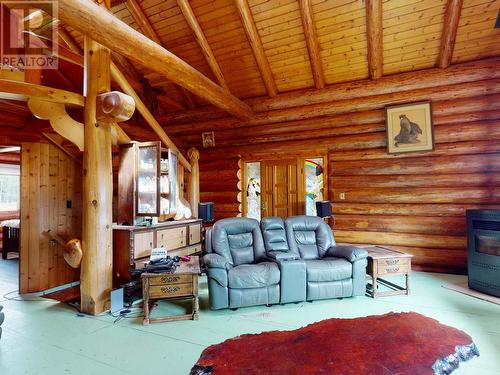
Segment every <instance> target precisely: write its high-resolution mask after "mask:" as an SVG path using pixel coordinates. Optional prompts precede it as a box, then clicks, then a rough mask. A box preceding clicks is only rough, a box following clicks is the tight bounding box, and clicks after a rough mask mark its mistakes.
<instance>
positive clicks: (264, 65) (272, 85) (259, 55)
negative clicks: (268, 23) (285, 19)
mask: <svg viewBox="0 0 500 375" xmlns="http://www.w3.org/2000/svg"><path fill="white" fill-rule="evenodd" d="M235 4H236V8H237V9H238V13H239V15H240V19H241V22H242V23H243V28H244V29H245V33H246V34H247V39H248V42H249V43H250V47H252V52H253V55H254V57H255V62H256V63H257V66H258V67H259V70H260V74H261V77H262V81H263V82H264V85H265V86H266V89H267V94H268V95H269V96H271V97H273V96H276V95H277V94H278V89H277V87H276V82H274V78H273V73H272V71H271V67H270V66H269V61H268V60H267V57H266V54H265V53H264V47H263V46H262V41H261V40H260V36H259V33H258V31H257V27H256V26H255V21H254V19H253V16H252V11H251V10H250V6H249V5H248V1H247V0H235Z"/></svg>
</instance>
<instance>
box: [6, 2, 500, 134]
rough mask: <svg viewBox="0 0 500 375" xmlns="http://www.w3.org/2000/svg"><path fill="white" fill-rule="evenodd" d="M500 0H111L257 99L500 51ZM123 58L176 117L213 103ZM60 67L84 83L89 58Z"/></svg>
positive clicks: (124, 66) (183, 54)
mask: <svg viewBox="0 0 500 375" xmlns="http://www.w3.org/2000/svg"><path fill="white" fill-rule="evenodd" d="M499 9H500V0H112V8H111V11H112V13H113V14H114V15H115V16H116V17H118V18H120V19H121V20H123V21H124V22H125V23H127V24H129V25H130V26H131V27H133V28H134V29H136V30H137V31H139V32H141V33H143V34H144V35H146V36H147V37H148V38H150V39H152V40H154V41H156V42H158V43H160V44H161V45H162V46H163V47H165V48H166V49H168V50H169V51H171V52H172V53H174V54H175V55H177V56H178V57H179V58H181V59H182V60H184V61H186V62H187V63H188V64H190V65H191V66H193V67H194V68H195V69H197V70H198V71H200V72H201V73H202V74H204V75H206V76H207V77H209V78H210V79H212V80H213V81H214V82H216V83H217V84H220V85H221V86H222V87H224V88H226V89H227V90H229V92H230V93H231V94H232V95H234V96H236V97H238V98H240V99H246V100H247V102H248V103H249V104H250V105H251V106H252V107H253V108H254V109H255V105H254V102H255V100H260V99H266V98H269V97H274V96H276V95H279V94H280V93H285V92H290V91H300V90H304V89H309V91H310V90H311V89H313V90H314V89H319V90H320V89H321V88H323V87H324V86H325V85H326V86H330V88H331V87H335V86H336V85H337V84H339V83H343V82H351V81H359V80H362V79H370V78H371V79H377V78H380V77H381V76H387V75H392V74H396V73H402V72H409V71H415V70H420V69H425V68H430V67H434V66H439V67H443V68H445V67H447V66H448V65H450V64H455V63H459V62H464V61H472V60H479V59H482V58H487V57H493V56H500V43H499V40H500V39H499V37H500V29H495V28H494V25H495V21H496V18H497V15H498V12H499ZM60 26H61V27H62V29H61V30H62V32H66V31H67V32H68V33H69V35H70V37H72V38H73V39H74V40H75V41H76V43H77V44H79V48H81V47H82V46H83V38H82V35H81V34H80V33H79V32H77V31H75V30H74V29H72V28H71V27H69V26H68V25H63V24H61V25H60ZM61 36H62V35H61ZM62 39H63V40H66V38H62ZM61 43H62V42H61ZM73 50H74V49H73ZM114 61H115V62H116V64H117V65H119V66H120V68H121V70H122V71H123V72H124V73H125V74H126V75H127V76H128V77H129V78H132V80H133V81H134V82H135V83H136V84H137V82H140V81H141V82H144V80H143V78H145V79H146V80H147V82H149V84H150V85H151V86H152V87H154V88H157V89H158V90H159V92H160V94H159V95H158V105H159V107H160V109H161V110H160V114H161V113H166V112H169V113H171V114H170V115H169V116H170V117H168V116H167V117H168V118H169V119H170V120H172V119H176V118H178V117H176V116H179V117H180V116H182V115H183V113H184V112H186V111H188V110H190V109H192V108H195V107H196V108H197V110H198V111H200V109H199V107H203V106H205V105H207V104H208V103H207V102H206V101H204V100H203V99H201V98H199V97H195V96H194V95H192V94H191V93H189V92H187V91H186V90H185V89H182V88H181V87H179V86H176V85H174V84H173V83H172V82H169V81H168V80H167V79H165V78H164V77H163V76H160V75H159V74H158V73H155V72H153V71H152V70H150V69H148V67H147V66H140V65H138V64H134V63H131V62H130V61H128V60H127V59H125V58H123V57H121V56H119V55H117V54H114ZM60 70H61V72H58V73H59V74H54V73H51V72H46V74H45V78H44V82H43V83H44V84H47V85H49V86H52V87H59V88H63V89H66V90H71V91H77V92H81V89H82V76H83V74H82V73H81V72H82V70H81V67H80V66H74V65H72V64H68V63H67V62H64V61H62V64H61V66H60ZM61 77H63V78H64V79H62V78H61ZM250 98H254V99H252V100H248V99H250ZM6 105H7V102H4V106H3V107H4V108H6ZM13 105H14V104H13ZM16 105H17V104H16ZM205 108H206V110H205V113H204V114H205V116H206V115H207V113H210V112H212V111H213V112H214V117H216V116H218V117H220V112H221V111H220V110H215V108H214V107H212V106H206V107H205ZM7 110H9V109H7ZM11 112H14V113H15V112H16V109H15V108H14V107H13V109H12V111H11ZM12 115H13V114H12ZM9 116H11V115H8V116H7V115H5V116H4V117H6V118H8V117H9ZM0 117H1V116H0ZM11 117H12V116H11ZM205 118H206V117H205ZM160 122H161V120H160ZM168 122H170V123H171V122H172V121H166V122H165V124H167V123H168ZM23 126H24V125H23ZM37 126H39V127H40V126H41V125H39V124H38V125H37ZM130 128H131V129H132V127H130ZM132 136H133V134H132Z"/></svg>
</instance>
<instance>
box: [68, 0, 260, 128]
mask: <svg viewBox="0 0 500 375" xmlns="http://www.w3.org/2000/svg"><path fill="white" fill-rule="evenodd" d="M59 17H60V18H61V20H62V21H63V22H64V23H66V24H68V25H70V26H71V27H73V28H74V29H76V30H78V31H80V32H81V33H83V34H88V35H92V38H93V40H95V41H97V42H98V43H100V44H102V45H104V46H106V47H108V48H111V49H113V50H115V51H116V52H118V53H120V54H121V55H123V56H125V57H127V58H130V59H131V60H134V61H136V62H138V63H140V64H142V65H144V66H146V67H148V68H149V69H150V70H152V71H155V72H157V73H159V74H161V75H163V76H165V77H166V78H168V79H170V80H171V81H173V82H175V83H177V84H178V85H180V86H182V87H185V88H186V89H188V90H190V91H191V92H193V93H195V94H196V95H198V96H200V97H201V98H203V99H205V100H207V101H208V102H210V103H212V104H213V105H215V106H217V107H219V108H222V109H224V110H225V111H227V112H229V113H231V114H232V115H234V116H236V117H238V118H242V119H248V118H250V117H251V116H252V115H253V112H252V110H251V109H250V107H249V106H248V105H247V104H245V103H244V102H242V101H241V100H239V99H238V98H236V97H235V96H233V95H231V94H230V93H228V92H227V91H226V90H224V89H223V88H222V87H220V86H218V85H217V84H215V83H214V82H213V81H211V80H210V79H209V78H207V77H206V76H204V75H203V74H201V73H200V72H199V71H197V70H196V69H194V68H193V67H192V66H191V65H189V64H187V63H186V62H185V61H183V60H181V59H180V58H178V57H177V56H176V55H174V54H173V53H171V52H170V51H167V50H166V49H165V48H163V47H161V46H160V45H158V44H157V43H156V42H154V41H152V40H151V39H149V38H148V37H146V36H144V35H143V34H141V33H139V32H138V31H136V30H134V29H133V28H132V27H130V26H128V25H127V24H126V23H124V22H123V21H121V20H119V19H118V18H116V17H115V16H114V15H112V14H111V13H108V12H105V11H103V10H102V9H100V7H99V6H98V5H97V4H95V3H93V2H92V1H91V0H60V1H59ZM103 25H106V27H102V26H103Z"/></svg>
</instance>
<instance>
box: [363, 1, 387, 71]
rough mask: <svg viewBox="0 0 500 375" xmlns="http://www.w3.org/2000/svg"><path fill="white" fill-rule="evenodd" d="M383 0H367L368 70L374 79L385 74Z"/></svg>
mask: <svg viewBox="0 0 500 375" xmlns="http://www.w3.org/2000/svg"><path fill="white" fill-rule="evenodd" d="M382 31H383V29H382V0H366V36H367V41H368V71H369V73H370V77H371V78H372V79H378V78H380V77H382V74H383V46H382V44H383V40H382Z"/></svg>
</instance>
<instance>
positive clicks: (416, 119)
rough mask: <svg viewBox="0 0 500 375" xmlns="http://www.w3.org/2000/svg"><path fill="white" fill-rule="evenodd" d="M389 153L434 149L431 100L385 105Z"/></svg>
mask: <svg viewBox="0 0 500 375" xmlns="http://www.w3.org/2000/svg"><path fill="white" fill-rule="evenodd" d="M385 115H386V122H385V124H386V135H387V153H388V154H402V153H407V152H422V151H432V150H434V131H433V124H432V106H431V102H429V101H426V102H418V103H407V104H399V105H394V106H387V107H385Z"/></svg>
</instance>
